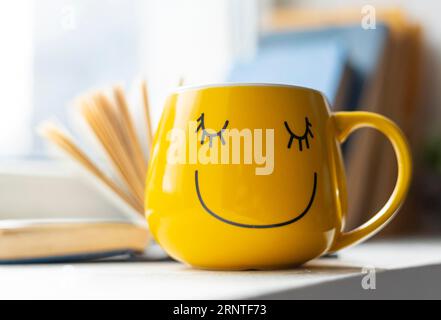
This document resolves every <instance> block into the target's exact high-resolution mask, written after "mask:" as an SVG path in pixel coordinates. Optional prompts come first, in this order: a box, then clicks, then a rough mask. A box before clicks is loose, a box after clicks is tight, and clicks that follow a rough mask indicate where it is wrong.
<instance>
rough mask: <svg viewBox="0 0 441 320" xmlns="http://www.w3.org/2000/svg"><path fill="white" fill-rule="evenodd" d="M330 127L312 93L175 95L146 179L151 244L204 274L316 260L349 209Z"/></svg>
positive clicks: (274, 90) (234, 89)
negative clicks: (153, 240) (328, 132)
mask: <svg viewBox="0 0 441 320" xmlns="http://www.w3.org/2000/svg"><path fill="white" fill-rule="evenodd" d="M331 129H332V123H331V122H330V121H329V109H328V106H327V103H326V100H325V99H324V98H323V96H322V95H321V94H320V93H318V92H316V91H312V90H306V89H303V88H297V87H284V86H251V85H249V86H246V85H244V86H222V87H210V86H207V87H203V88H193V89H192V88H189V89H183V90H181V91H177V92H176V93H174V94H173V95H172V96H171V97H170V98H169V99H168V102H167V104H166V108H165V110H164V114H163V116H162V118H161V121H160V124H159V127H158V131H157V135H156V139H155V142H154V149H153V151H152V160H151V162H150V169H149V174H148V177H147V189H146V216H147V220H148V223H149V226H150V230H151V231H152V233H153V235H154V237H155V239H156V240H157V241H158V242H159V244H160V245H161V246H162V247H163V248H164V249H165V250H166V251H167V252H168V253H169V254H170V255H171V256H172V257H173V258H175V259H177V260H179V261H182V262H185V263H188V264H190V265H192V266H195V267H199V268H209V269H229V270H236V269H247V268H257V269H266V268H274V267H284V266H290V265H298V264H300V263H303V262H304V261H307V260H309V259H312V258H314V257H317V256H319V255H321V254H322V253H324V252H325V251H326V250H327V249H328V248H329V246H330V245H331V243H332V240H333V237H334V235H335V230H337V229H339V228H340V227H341V225H342V223H343V219H344V210H345V205H346V204H345V201H344V198H345V197H344V196H345V187H344V181H343V179H341V178H339V177H343V178H344V176H343V175H342V172H343V171H342V170H343V169H342V161H341V155H340V152H339V149H338V145H337V142H336V140H335V137H334V135H332V138H329V139H328V138H327V131H329V130H331ZM329 137H331V135H329ZM171 156H174V161H173V159H172V160H170V159H171V158H173V157H171Z"/></svg>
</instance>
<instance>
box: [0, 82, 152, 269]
mask: <svg viewBox="0 0 441 320" xmlns="http://www.w3.org/2000/svg"><path fill="white" fill-rule="evenodd" d="M140 101H142V105H143V108H140V109H143V110H139V111H141V112H142V114H143V116H142V117H139V116H137V117H136V118H134V117H132V112H133V110H132V109H131V108H130V106H129V103H128V101H127V99H126V96H125V94H124V91H123V90H122V89H121V88H120V87H115V88H114V89H113V90H112V91H111V93H110V94H105V93H103V92H95V93H91V94H87V95H85V96H82V97H80V98H79V99H78V100H77V101H76V106H75V107H76V108H77V110H75V111H76V112H77V113H76V114H77V115H78V116H79V117H78V119H77V120H80V122H79V123H78V124H80V125H83V127H80V128H81V130H80V132H79V133H80V134H81V135H82V136H83V138H84V139H78V138H76V137H77V135H73V134H71V133H70V132H69V130H67V129H65V128H64V127H63V126H61V125H59V124H57V123H56V122H46V123H44V124H42V125H41V127H40V128H39V132H40V134H41V135H42V136H43V137H44V138H46V139H47V140H48V141H49V142H50V143H51V144H52V145H54V146H56V147H57V149H58V150H61V151H62V152H63V153H64V155H67V157H68V158H70V159H72V160H73V163H76V164H77V165H79V167H80V168H81V169H82V171H83V172H84V173H86V175H85V176H86V177H89V178H90V179H91V180H92V182H94V183H95V185H96V186H98V187H99V188H98V189H99V190H100V191H102V192H103V194H104V195H105V196H106V198H107V199H109V200H110V201H111V202H113V203H114V204H115V205H116V206H117V207H118V208H119V211H121V212H122V214H123V219H115V218H114V217H113V218H112V217H109V219H98V220H97V219H93V218H91V219H84V218H81V219H73V220H72V219H64V218H62V217H61V216H60V219H50V220H39V221H31V220H25V221H13V222H12V223H11V222H10V221H9V222H5V223H3V224H0V235H1V237H2V241H1V242H2V244H3V245H2V246H0V263H2V262H6V263H9V262H41V261H42V262H45V261H72V260H80V259H81V260H84V259H91V258H100V257H109V256H114V255H119V254H121V253H127V252H129V253H142V252H143V251H144V250H145V248H146V246H147V244H148V243H149V241H148V240H149V235H148V230H147V225H146V221H145V218H144V209H143V208H144V203H143V202H144V200H143V199H144V183H145V181H144V180H145V177H146V172H147V164H148V158H149V151H150V149H151V144H152V130H151V128H152V127H151V121H150V112H149V104H148V93H147V87H146V84H145V83H142V85H141V90H140ZM134 119H136V120H142V122H144V123H143V124H141V125H142V126H143V129H142V130H140V129H139V125H140V124H139V123H137V122H135V121H134ZM140 132H142V135H143V136H141V134H139V133H140ZM87 140H90V141H87ZM43 187H44V186H43ZM57 191H58V190H56V191H55V192H53V191H52V193H53V194H52V195H51V196H55V197H56V196H57V195H59V196H61V193H62V192H63V191H61V190H60V191H59V192H57ZM64 196H65V195H64ZM72 198H75V195H73V196H72ZM54 202H56V201H54ZM67 205H68V204H67ZM63 209H64V208H63V207H60V208H59V210H60V212H62V211H63ZM83 216H84V215H83Z"/></svg>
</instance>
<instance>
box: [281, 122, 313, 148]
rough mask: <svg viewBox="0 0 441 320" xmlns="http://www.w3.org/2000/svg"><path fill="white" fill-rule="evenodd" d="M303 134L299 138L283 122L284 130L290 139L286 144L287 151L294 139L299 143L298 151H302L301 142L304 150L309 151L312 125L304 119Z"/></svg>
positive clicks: (286, 123)
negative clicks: (304, 146) (304, 147)
mask: <svg viewBox="0 0 441 320" xmlns="http://www.w3.org/2000/svg"><path fill="white" fill-rule="evenodd" d="M305 126H306V128H305V132H304V133H303V135H301V136H299V135H297V134H295V133H294V132H293V130H292V129H291V128H290V127H289V124H288V122H286V121H285V128H286V130H287V131H288V133H289V135H290V139H289V142H288V149H291V146H292V144H293V142H294V139H296V140H297V141H298V142H299V150H300V151H303V142H305V145H306V148H307V149H309V138H311V139H313V138H314V135H313V133H312V131H311V127H312V124H311V122H309V119H308V118H307V117H305Z"/></svg>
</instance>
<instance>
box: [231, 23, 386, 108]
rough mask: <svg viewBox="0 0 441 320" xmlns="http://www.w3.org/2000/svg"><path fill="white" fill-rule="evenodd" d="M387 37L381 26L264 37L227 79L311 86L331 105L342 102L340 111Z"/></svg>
mask: <svg viewBox="0 0 441 320" xmlns="http://www.w3.org/2000/svg"><path fill="white" fill-rule="evenodd" d="M388 34H389V30H388V28H387V26H386V25H384V24H378V25H377V29H375V30H364V29H362V28H361V27H360V26H359V25H350V26H339V27H328V28H323V29H313V30H300V31H290V32H281V33H273V34H267V35H264V36H262V37H261V39H260V41H259V44H258V49H257V52H256V55H255V57H254V58H253V59H252V60H251V61H243V62H237V63H236V64H235V65H234V66H233V68H232V70H231V73H230V74H229V76H228V78H227V81H228V82H232V83H245V82H263V83H279V84H289V85H299V86H304V87H310V88H314V89H317V90H320V91H322V92H323V93H324V94H325V95H326V97H327V98H328V99H329V101H330V102H331V103H332V104H334V103H336V102H337V101H338V102H339V103H341V104H343V105H340V106H339V107H341V108H348V107H350V106H355V105H357V103H358V102H359V100H360V97H361V93H362V90H363V87H364V85H365V84H366V81H367V80H368V79H369V78H370V77H371V76H372V75H373V74H374V72H376V71H377V66H378V65H379V63H380V60H381V57H382V56H383V52H384V48H385V45H386V43H387V38H388ZM348 75H349V77H348ZM339 97H340V99H338V98H339ZM342 97H343V99H342Z"/></svg>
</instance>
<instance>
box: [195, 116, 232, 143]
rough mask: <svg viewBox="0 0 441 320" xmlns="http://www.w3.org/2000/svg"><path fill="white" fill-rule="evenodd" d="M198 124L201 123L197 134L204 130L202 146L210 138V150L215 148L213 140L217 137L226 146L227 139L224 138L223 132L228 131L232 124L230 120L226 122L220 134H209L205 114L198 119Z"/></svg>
mask: <svg viewBox="0 0 441 320" xmlns="http://www.w3.org/2000/svg"><path fill="white" fill-rule="evenodd" d="M197 122H198V123H199V125H198V127H197V129H196V132H199V131H201V130H202V137H201V144H204V143H205V138H206V137H208V141H209V146H210V148H211V147H212V146H213V139H214V138H216V137H219V139H220V141H221V143H222V144H223V145H225V139H224V137H223V135H222V134H223V132H224V130H225V129H227V127H228V124H229V123H230V122H229V121H228V120H226V121H225V123H224V125H223V127H222V129H221V130H219V131H218V132H213V133H211V132H208V131H207V130H206V128H205V114H204V113H202V114H201V116H200V117H199V118H198V119H197Z"/></svg>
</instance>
